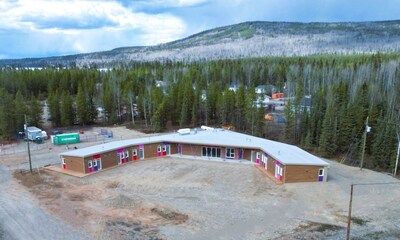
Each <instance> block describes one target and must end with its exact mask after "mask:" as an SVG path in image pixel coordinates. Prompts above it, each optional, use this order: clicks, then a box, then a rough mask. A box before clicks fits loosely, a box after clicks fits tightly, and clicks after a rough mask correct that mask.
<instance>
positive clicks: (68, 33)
mask: <svg viewBox="0 0 400 240" xmlns="http://www.w3.org/2000/svg"><path fill="white" fill-rule="evenodd" d="M396 19H400V0H132V1H128V0H119V1H117V0H64V1H63V0H61V1H54V0H0V59H2V58H25V57H45V56H58V55H67V54H75V53H85V52H93V51H103V50H111V49H113V48H117V47H123V46H144V45H154V44H158V43H165V42H169V41H172V40H176V39H180V38H183V37H187V36H189V35H191V34H195V33H197V32H200V31H203V30H207V29H210V28H214V27H219V26H225V25H230V24H235V23H240V22H245V21H296V22H342V21H378V20H396Z"/></svg>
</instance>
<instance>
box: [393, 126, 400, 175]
mask: <svg viewBox="0 0 400 240" xmlns="http://www.w3.org/2000/svg"><path fill="white" fill-rule="evenodd" d="M397 141H398V146H397V157H396V166H395V167H394V174H393V177H396V174H397V165H398V163H399V154H400V134H399V133H397Z"/></svg>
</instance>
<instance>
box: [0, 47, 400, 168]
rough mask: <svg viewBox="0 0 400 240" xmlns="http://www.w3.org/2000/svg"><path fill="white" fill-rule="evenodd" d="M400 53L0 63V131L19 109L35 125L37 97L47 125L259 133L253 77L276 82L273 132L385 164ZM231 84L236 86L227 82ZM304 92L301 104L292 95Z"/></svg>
mask: <svg viewBox="0 0 400 240" xmlns="http://www.w3.org/2000/svg"><path fill="white" fill-rule="evenodd" d="M399 79H400V55H398V54H395V53H393V54H379V53H378V54H373V55H318V56H308V57H268V58H252V59H240V60H217V61H207V62H203V61H200V62H191V63H179V62H178V63H176V62H163V63H160V62H147V63H131V64H130V65H129V66H120V67H118V68H114V69H110V70H108V71H100V70H98V69H89V68H80V69H77V68H72V69H63V68H45V69H15V68H3V69H1V70H0V98H1V101H0V114H1V115H0V136H1V138H2V139H3V140H7V139H11V138H13V137H14V136H15V134H16V132H18V131H21V130H22V129H23V124H24V114H27V115H28V119H29V123H30V124H31V125H36V126H40V125H41V119H42V118H41V117H42V112H43V108H42V105H43V104H44V103H45V104H46V107H47V109H48V111H49V114H50V120H51V122H52V126H53V127H60V126H61V127H63V126H65V127H67V126H71V125H74V124H79V125H89V124H93V123H94V122H95V121H96V120H97V116H98V110H102V111H103V110H104V112H103V113H104V117H103V121H104V123H105V124H114V123H123V122H131V123H132V124H135V123H136V124H137V123H138V122H137V121H139V122H140V124H142V125H146V126H148V127H149V128H151V129H152V130H153V131H161V130H164V129H173V128H177V127H196V126H199V125H201V124H205V125H211V126H220V125H222V124H231V125H234V126H235V127H236V129H237V130H238V131H241V132H246V133H249V134H253V135H258V136H261V137H266V138H268V135H267V134H266V133H267V132H268V131H266V129H267V128H268V127H271V126H269V125H268V124H266V122H265V121H264V109H263V108H259V107H257V105H259V104H260V103H259V102H258V98H257V95H256V93H255V87H256V86H258V85H273V86H275V87H276V89H278V91H285V93H286V94H287V96H288V97H289V98H288V103H287V107H286V109H285V119H286V124H285V127H284V129H283V131H282V136H281V140H282V141H285V142H288V143H292V144H296V145H299V146H302V147H304V148H305V149H307V150H310V151H314V152H316V153H318V154H319V155H321V156H324V157H335V158H338V159H340V160H343V161H345V162H346V163H348V164H352V165H355V164H358V162H359V159H360V154H361V149H362V145H363V140H364V139H363V138H364V137H365V134H364V133H365V128H366V119H367V117H368V126H370V127H371V131H370V132H369V133H368V134H366V137H365V139H366V148H365V149H366V160H365V166H366V167H369V168H373V169H379V170H385V171H392V170H393V168H394V161H395V158H396V149H397V136H396V134H397V132H398V131H399V122H400V121H399V117H400V104H399V103H400V99H399V93H400V81H399ZM230 85H236V86H238V88H237V90H236V91H231V90H229V86H230ZM306 95H311V96H312V107H311V109H310V110H306V109H304V108H302V106H301V104H300V102H301V98H302V97H303V96H306Z"/></svg>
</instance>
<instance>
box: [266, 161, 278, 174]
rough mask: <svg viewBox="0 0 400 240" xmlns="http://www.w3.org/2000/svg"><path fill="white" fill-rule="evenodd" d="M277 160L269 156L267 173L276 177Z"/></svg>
mask: <svg viewBox="0 0 400 240" xmlns="http://www.w3.org/2000/svg"><path fill="white" fill-rule="evenodd" d="M275 161H276V160H275V159H274V158H273V157H270V156H268V162H267V171H268V172H269V173H271V174H272V175H274V176H275Z"/></svg>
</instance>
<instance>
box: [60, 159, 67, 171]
mask: <svg viewBox="0 0 400 240" xmlns="http://www.w3.org/2000/svg"><path fill="white" fill-rule="evenodd" d="M61 167H62V169H67V163H66V162H65V158H62V159H61Z"/></svg>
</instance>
